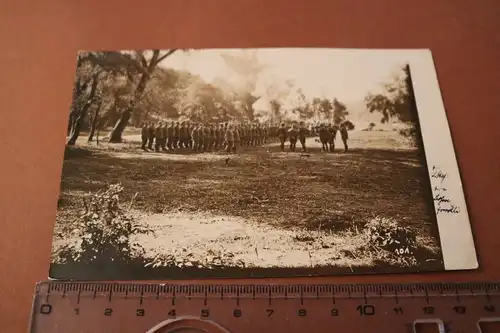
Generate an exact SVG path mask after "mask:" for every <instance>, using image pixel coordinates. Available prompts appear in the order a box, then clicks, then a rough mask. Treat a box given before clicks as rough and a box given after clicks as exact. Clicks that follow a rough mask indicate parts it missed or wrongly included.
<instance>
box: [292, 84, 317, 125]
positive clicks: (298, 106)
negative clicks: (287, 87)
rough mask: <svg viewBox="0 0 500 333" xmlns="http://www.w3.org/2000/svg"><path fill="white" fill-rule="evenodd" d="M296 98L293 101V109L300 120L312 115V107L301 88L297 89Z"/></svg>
mask: <svg viewBox="0 0 500 333" xmlns="http://www.w3.org/2000/svg"><path fill="white" fill-rule="evenodd" d="M296 93H297V98H296V102H295V107H294V111H295V113H298V115H299V118H300V119H301V120H307V119H310V118H312V117H313V116H314V109H313V107H312V105H311V103H309V101H308V100H307V98H306V96H305V95H304V92H303V91H302V89H300V88H299V89H297V92H296Z"/></svg>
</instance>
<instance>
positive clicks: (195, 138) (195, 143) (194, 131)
mask: <svg viewBox="0 0 500 333" xmlns="http://www.w3.org/2000/svg"><path fill="white" fill-rule="evenodd" d="M198 136H199V128H198V126H196V125H195V126H194V127H193V129H192V130H191V140H193V142H192V147H193V151H194V152H197V151H198Z"/></svg>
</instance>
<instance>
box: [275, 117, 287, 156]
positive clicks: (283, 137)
mask: <svg viewBox="0 0 500 333" xmlns="http://www.w3.org/2000/svg"><path fill="white" fill-rule="evenodd" d="M277 135H278V138H279V139H280V149H281V151H285V141H286V128H285V123H281V125H280V128H279V129H278V131H277Z"/></svg>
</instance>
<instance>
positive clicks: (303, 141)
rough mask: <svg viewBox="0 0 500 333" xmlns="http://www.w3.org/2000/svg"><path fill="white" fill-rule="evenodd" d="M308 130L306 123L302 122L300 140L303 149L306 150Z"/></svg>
mask: <svg viewBox="0 0 500 333" xmlns="http://www.w3.org/2000/svg"><path fill="white" fill-rule="evenodd" d="M308 132H309V131H308V130H307V128H306V126H305V124H304V123H302V124H301V125H300V128H299V140H300V145H301V146H302V151H306V137H307V133H308Z"/></svg>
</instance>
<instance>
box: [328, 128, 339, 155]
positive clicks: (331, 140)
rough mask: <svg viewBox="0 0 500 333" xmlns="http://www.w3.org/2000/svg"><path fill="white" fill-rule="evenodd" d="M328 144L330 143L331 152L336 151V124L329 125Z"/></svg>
mask: <svg viewBox="0 0 500 333" xmlns="http://www.w3.org/2000/svg"><path fill="white" fill-rule="evenodd" d="M328 134H329V135H328V144H329V145H330V152H332V153H333V152H334V151H335V137H336V136H337V127H336V126H335V125H333V126H332V125H330V126H328Z"/></svg>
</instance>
